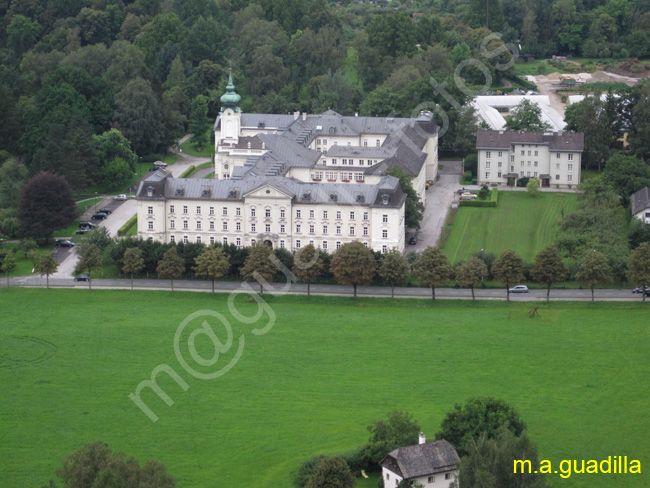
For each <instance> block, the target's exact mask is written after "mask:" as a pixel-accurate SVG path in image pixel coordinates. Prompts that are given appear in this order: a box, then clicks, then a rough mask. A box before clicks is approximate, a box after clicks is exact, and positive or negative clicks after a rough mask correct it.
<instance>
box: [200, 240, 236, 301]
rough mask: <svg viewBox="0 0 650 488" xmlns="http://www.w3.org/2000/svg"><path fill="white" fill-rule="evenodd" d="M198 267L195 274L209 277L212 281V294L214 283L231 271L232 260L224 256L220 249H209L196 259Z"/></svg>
mask: <svg viewBox="0 0 650 488" xmlns="http://www.w3.org/2000/svg"><path fill="white" fill-rule="evenodd" d="M194 262H195V263H196V266H195V267H194V272H195V273H196V275H197V276H207V277H208V278H210V280H212V293H214V281H215V280H218V279H219V278H221V277H222V276H223V275H225V274H226V273H227V272H228V270H229V269H230V258H229V257H228V256H227V255H226V254H224V252H223V249H221V248H220V247H216V246H214V247H207V248H205V249H204V250H203V252H202V253H201V254H199V255H198V256H197V257H196V258H194Z"/></svg>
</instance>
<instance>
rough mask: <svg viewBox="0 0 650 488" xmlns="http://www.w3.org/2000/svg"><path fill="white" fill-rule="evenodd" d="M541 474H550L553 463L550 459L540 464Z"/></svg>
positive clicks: (543, 460)
mask: <svg viewBox="0 0 650 488" xmlns="http://www.w3.org/2000/svg"><path fill="white" fill-rule="evenodd" d="M539 472H540V473H544V474H550V473H552V472H553V471H551V461H549V460H548V459H542V462H540V463H539Z"/></svg>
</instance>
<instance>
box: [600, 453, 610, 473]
mask: <svg viewBox="0 0 650 488" xmlns="http://www.w3.org/2000/svg"><path fill="white" fill-rule="evenodd" d="M603 466H607V469H605V468H604V467H603ZM600 472H601V473H611V472H612V456H607V459H603V460H602V461H601V462H600Z"/></svg>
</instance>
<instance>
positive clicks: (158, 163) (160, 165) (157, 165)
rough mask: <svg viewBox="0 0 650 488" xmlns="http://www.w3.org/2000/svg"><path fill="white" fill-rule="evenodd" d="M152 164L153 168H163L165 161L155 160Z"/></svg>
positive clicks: (165, 164) (165, 165)
mask: <svg viewBox="0 0 650 488" xmlns="http://www.w3.org/2000/svg"><path fill="white" fill-rule="evenodd" d="M153 165H154V167H155V168H158V169H161V168H162V169H165V168H166V167H167V163H163V162H162V161H156V162H155V163H153Z"/></svg>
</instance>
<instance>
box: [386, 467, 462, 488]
mask: <svg viewBox="0 0 650 488" xmlns="http://www.w3.org/2000/svg"><path fill="white" fill-rule="evenodd" d="M381 475H382V477H383V479H384V488H395V487H397V485H399V484H400V483H401V481H402V478H400V477H399V476H398V475H397V474H395V473H393V472H392V471H391V470H389V469H387V468H382V469H381ZM457 477H458V470H457V469H455V470H453V471H447V472H444V473H436V474H432V475H428V476H420V477H417V478H411V479H410V480H409V481H412V482H413V485H421V486H423V487H424V488H449V487H450V486H451V485H452V484H453V482H454V480H455V479H456V478H457Z"/></svg>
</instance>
